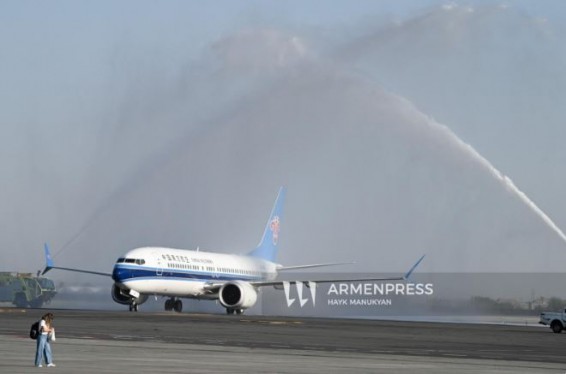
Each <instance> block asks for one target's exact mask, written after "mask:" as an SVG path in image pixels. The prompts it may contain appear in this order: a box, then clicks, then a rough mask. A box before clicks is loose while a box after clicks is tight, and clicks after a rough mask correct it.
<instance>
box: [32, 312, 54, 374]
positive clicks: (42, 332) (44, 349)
mask: <svg viewBox="0 0 566 374" xmlns="http://www.w3.org/2000/svg"><path fill="white" fill-rule="evenodd" d="M52 324H53V313H47V314H44V315H43V317H41V321H40V322H39V335H38V336H37V350H36V351H35V366H36V367H43V365H42V361H43V359H45V363H46V364H47V367H54V366H55V364H54V363H53V355H52V353H51V344H49V335H50V334H53V333H55V328H53V326H52Z"/></svg>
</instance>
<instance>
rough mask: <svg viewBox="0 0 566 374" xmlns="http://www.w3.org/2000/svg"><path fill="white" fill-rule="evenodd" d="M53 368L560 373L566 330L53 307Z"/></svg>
mask: <svg viewBox="0 0 566 374" xmlns="http://www.w3.org/2000/svg"><path fill="white" fill-rule="evenodd" d="M46 311H47V310H45V309H44V310H21V309H16V308H3V309H0V321H1V323H0V352H3V353H2V358H0V372H2V373H4V372H6V373H8V372H10V373H28V372H32V371H34V370H39V369H35V368H34V367H33V355H34V350H35V341H33V340H31V339H29V337H28V333H29V328H30V326H31V324H32V323H33V322H34V321H35V320H37V319H39V317H40V316H41V315H42V314H43V313H45V312H46ZM51 311H52V312H53V313H54V314H55V321H54V326H55V327H56V331H57V342H55V343H53V351H54V357H55V362H56V363H57V365H58V366H57V367H56V368H43V370H57V371H58V372H69V373H71V372H93V373H96V372H119V371H120V372H132V373H146V372H147V373H149V372H211V373H214V372H289V373H290V372H293V373H301V372H312V373H317V372H346V371H348V372H379V373H382V372H383V373H389V372H390V373H417V372H418V373H423V372H425V373H427V372H429V373H454V372H477V373H517V372H524V373H537V372H541V373H542V372H544V373H547V372H553V373H564V372H566V355H565V354H564V353H565V350H564V343H565V342H566V340H564V339H566V334H554V333H552V332H551V331H550V329H547V328H542V327H521V326H500V325H481V324H463V323H459V324H453V323H426V322H394V321H373V320H346V319H319V318H288V317H257V316H253V317H252V316H245V315H243V316H237V315H233V316H227V315H215V314H190V313H183V314H176V313H173V312H171V313H165V312H158V313H148V312H138V313H129V312H106V311H86V310H80V311H77V310H51Z"/></svg>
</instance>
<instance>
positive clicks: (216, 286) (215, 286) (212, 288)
mask: <svg viewBox="0 0 566 374" xmlns="http://www.w3.org/2000/svg"><path fill="white" fill-rule="evenodd" d="M425 256H426V255H423V256H422V257H421V258H420V259H419V260H418V261H417V262H416V263H415V264H414V265H413V267H411V269H409V271H407V272H406V273H405V274H404V275H403V276H399V277H391V278H350V279H317V280H311V279H309V280H289V281H283V280H273V281H256V282H253V281H252V282H249V283H250V284H251V285H252V286H254V287H267V286H273V287H274V288H276V289H281V288H283V287H284V284H285V283H287V284H296V283H304V284H305V285H306V286H307V287H310V283H311V282H314V283H333V282H387V281H407V280H409V278H410V277H411V274H413V272H414V271H415V269H416V268H417V266H419V264H420V263H421V261H422V260H423V259H424V258H425ZM306 266H310V265H306ZM224 283H225V282H211V283H209V284H207V285H205V287H204V289H205V290H206V292H209V293H215V292H218V290H220V288H221V287H222V286H223V285H224Z"/></svg>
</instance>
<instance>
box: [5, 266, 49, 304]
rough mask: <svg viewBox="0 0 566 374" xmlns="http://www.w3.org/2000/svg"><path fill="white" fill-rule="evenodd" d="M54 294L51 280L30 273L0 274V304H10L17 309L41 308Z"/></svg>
mask: <svg viewBox="0 0 566 374" xmlns="http://www.w3.org/2000/svg"><path fill="white" fill-rule="evenodd" d="M56 294H57V291H56V290H55V284H54V283H53V281H52V280H51V279H48V278H43V277H34V276H32V274H31V273H13V272H0V302H10V303H12V304H14V305H15V306H17V307H18V308H28V307H32V308H41V306H42V305H43V304H44V303H48V302H50V301H51V299H52V298H53V297H54V296H55V295H56Z"/></svg>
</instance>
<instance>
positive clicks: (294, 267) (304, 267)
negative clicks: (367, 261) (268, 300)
mask: <svg viewBox="0 0 566 374" xmlns="http://www.w3.org/2000/svg"><path fill="white" fill-rule="evenodd" d="M352 264H355V262H328V263H324V264H309V265H295V266H282V265H280V266H278V267H277V271H287V270H297V269H309V268H320V267H324V266H336V265H352Z"/></svg>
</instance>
